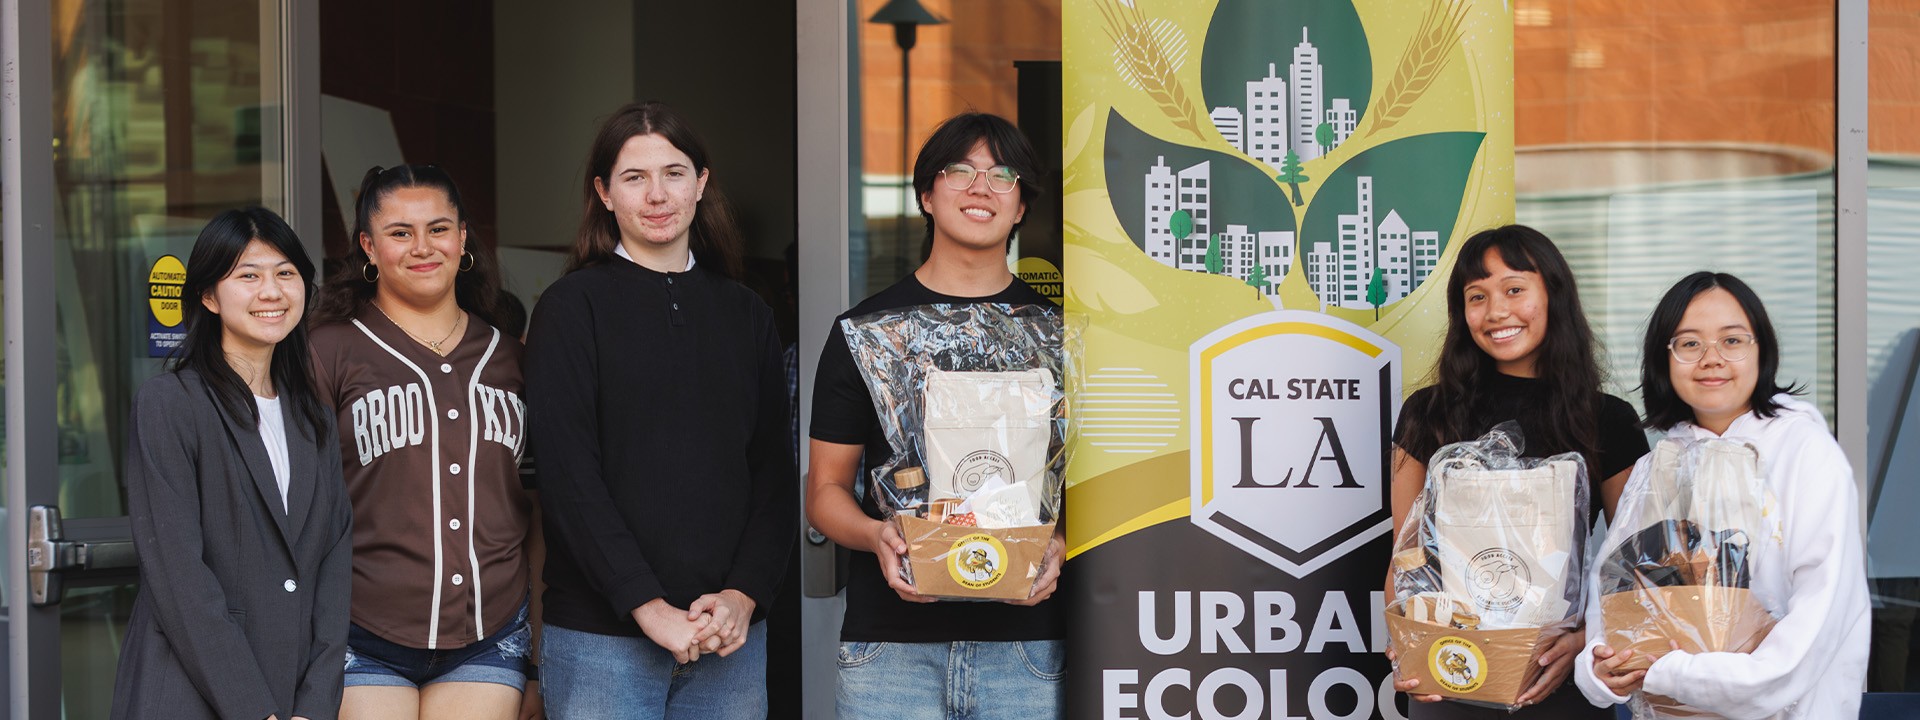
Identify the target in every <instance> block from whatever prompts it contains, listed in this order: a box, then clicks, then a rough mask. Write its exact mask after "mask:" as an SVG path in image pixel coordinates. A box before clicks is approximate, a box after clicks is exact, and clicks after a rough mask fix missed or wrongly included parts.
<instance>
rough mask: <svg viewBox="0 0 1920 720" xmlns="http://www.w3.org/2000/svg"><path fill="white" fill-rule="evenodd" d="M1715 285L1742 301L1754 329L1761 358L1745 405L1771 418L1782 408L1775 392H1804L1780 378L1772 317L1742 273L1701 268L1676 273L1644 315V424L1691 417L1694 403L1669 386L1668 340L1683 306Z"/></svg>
mask: <svg viewBox="0 0 1920 720" xmlns="http://www.w3.org/2000/svg"><path fill="white" fill-rule="evenodd" d="M1714 288H1719V289H1721V290H1725V291H1727V294H1729V295H1732V296H1733V299H1734V301H1735V302H1738V303H1740V309H1741V310H1743V311H1745V312H1746V313H1747V324H1748V326H1749V327H1751V328H1753V344H1754V346H1755V347H1754V349H1753V352H1754V359H1756V360H1758V361H1759V364H1760V373H1759V377H1758V378H1757V379H1756V381H1755V382H1754V384H1753V396H1752V397H1750V398H1748V399H1747V404H1748V405H1749V406H1750V407H1751V408H1752V409H1753V412H1754V414H1756V415H1759V416H1760V417H1763V418H1770V417H1773V416H1774V415H1776V414H1778V413H1779V412H1780V403H1777V402H1774V401H1773V398H1774V396H1775V395H1779V394H1781V393H1787V394H1789V395H1798V394H1800V393H1802V392H1804V391H1805V389H1804V388H1802V387H1801V386H1799V385H1792V386H1787V387H1782V386H1781V385H1780V383H1779V380H1778V374H1779V372H1780V342H1779V336H1778V335H1776V334H1774V332H1773V321H1772V320H1769V319H1768V318H1767V308H1766V306H1765V305H1762V304H1761V303H1760V296H1759V295H1757V294H1755V293H1754V292H1753V288H1750V287H1747V284H1746V283H1744V282H1741V281H1740V278H1737V277H1734V276H1732V275H1728V274H1726V273H1717V272H1708V271H1705V270H1702V271H1700V272H1697V273H1694V274H1692V275H1688V276H1686V277H1683V278H1680V282H1677V283H1674V284H1673V287H1671V288H1668V289H1667V294H1666V295H1663V296H1661V298H1660V304H1659V305H1655V306H1654V308H1653V315H1652V316H1651V317H1649V318H1647V338H1646V342H1645V343H1642V344H1641V347H1640V401H1641V403H1642V404H1643V405H1645V406H1646V408H1647V419H1646V422H1645V423H1643V425H1644V426H1645V427H1647V428H1650V429H1655V430H1665V429H1667V428H1671V427H1673V426H1675V425H1678V424H1680V423H1682V422H1693V421H1694V416H1693V407H1692V406H1689V405H1687V404H1686V402H1684V401H1682V400H1681V399H1680V395H1679V393H1677V392H1675V391H1674V389H1673V377H1672V376H1671V375H1669V374H1668V367H1669V366H1668V362H1667V352H1668V351H1667V341H1668V340H1672V339H1673V334H1674V332H1675V331H1677V330H1679V329H1680V321H1681V320H1682V319H1683V318H1685V317H1686V315H1687V306H1689V305H1692V304H1693V299H1694V298H1696V297H1699V296H1700V293H1704V292H1706V291H1708V290H1712V289H1714Z"/></svg>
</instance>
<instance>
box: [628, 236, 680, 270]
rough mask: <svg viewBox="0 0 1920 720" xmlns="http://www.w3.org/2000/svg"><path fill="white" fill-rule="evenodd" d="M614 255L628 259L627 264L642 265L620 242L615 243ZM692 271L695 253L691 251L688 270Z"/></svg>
mask: <svg viewBox="0 0 1920 720" xmlns="http://www.w3.org/2000/svg"><path fill="white" fill-rule="evenodd" d="M613 254H615V255H619V256H620V257H622V258H624V259H626V261H627V262H630V263H633V264H635V265H639V264H640V261H639V260H635V259H633V255H632V254H630V253H628V252H627V244H626V243H620V242H616V243H614V244H613ZM692 269H693V251H691V250H689V251H687V270H692ZM687 270H682V271H681V272H686V271H687Z"/></svg>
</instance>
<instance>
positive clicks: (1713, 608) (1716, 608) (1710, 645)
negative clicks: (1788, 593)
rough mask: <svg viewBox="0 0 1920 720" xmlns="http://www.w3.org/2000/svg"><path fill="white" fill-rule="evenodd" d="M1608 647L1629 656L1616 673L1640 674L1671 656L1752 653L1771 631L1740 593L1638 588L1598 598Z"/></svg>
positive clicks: (1755, 604) (1761, 611)
mask: <svg viewBox="0 0 1920 720" xmlns="http://www.w3.org/2000/svg"><path fill="white" fill-rule="evenodd" d="M1600 612H1601V614H1602V615H1603V616H1605V618H1606V623H1607V645H1608V646H1610V647H1612V648H1613V649H1614V651H1615V652H1619V651H1621V650H1632V651H1634V656H1633V657H1631V658H1628V659H1627V661H1626V662H1625V663H1624V664H1622V665H1621V666H1620V667H1621V669H1623V670H1640V669H1644V668H1649V667H1652V666H1653V661H1654V660H1657V659H1659V658H1660V656H1662V655H1665V654H1667V652H1669V651H1670V650H1672V646H1671V645H1670V644H1669V643H1668V641H1669V640H1671V641H1673V642H1677V643H1679V644H1680V649H1681V650H1685V651H1687V652H1692V653H1698V652H1742V653H1744V652H1753V649H1754V648H1756V647H1759V646H1760V641H1761V640H1765V639H1766V637H1767V633H1768V632H1770V631H1771V630H1773V624H1774V622H1775V621H1774V619H1773V616H1772V615H1769V614H1768V613H1767V610H1766V608H1765V607H1762V606H1761V605H1760V601H1758V600H1756V599H1754V597H1753V593H1752V592H1751V591H1749V590H1745V589H1741V588H1729V587H1716V586H1703V585H1674V586H1669V587H1655V588H1640V589H1637V590H1632V591H1629V592H1621V593H1613V594H1611V595H1604V596H1601V598H1600Z"/></svg>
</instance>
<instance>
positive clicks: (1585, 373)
mask: <svg viewBox="0 0 1920 720" xmlns="http://www.w3.org/2000/svg"><path fill="white" fill-rule="evenodd" d="M1489 252H1498V253H1500V261H1501V262H1503V263H1506V265H1507V267H1510V268H1513V269H1515V270H1519V271H1522V272H1535V273H1539V274H1540V279H1541V281H1542V282H1543V283H1544V284H1545V285H1546V288H1547V332H1546V337H1545V338H1544V339H1542V340H1541V342H1540V348H1539V350H1538V351H1537V352H1538V355H1537V356H1536V358H1535V362H1534V373H1535V375H1536V376H1538V377H1539V378H1540V379H1541V380H1542V381H1543V383H1542V386H1543V387H1544V388H1546V393H1547V396H1546V397H1544V398H1541V399H1540V401H1539V402H1526V403H1522V407H1523V408H1524V410H1522V412H1523V413H1525V416H1524V417H1520V418H1493V419H1494V420H1496V421H1498V420H1519V421H1520V424H1521V427H1523V428H1525V429H1526V431H1527V432H1528V433H1530V435H1529V437H1527V438H1526V444H1527V454H1528V455H1533V456H1543V455H1545V454H1551V453H1558V452H1567V451H1574V452H1579V453H1582V454H1585V455H1586V456H1587V457H1588V458H1589V460H1590V461H1591V459H1592V458H1593V457H1594V455H1595V454H1596V453H1597V452H1598V450H1599V445H1600V440H1599V420H1598V415H1599V412H1600V408H1601V398H1602V397H1604V396H1603V394H1602V393H1601V391H1600V384H1601V381H1602V379H1603V376H1602V373H1601V371H1600V364H1599V362H1598V361H1596V360H1595V359H1594V352H1595V350H1596V349H1597V347H1598V342H1596V341H1595V340H1594V337H1593V330H1592V328H1591V327H1590V326H1589V325H1588V324H1587V315H1586V313H1585V312H1584V311H1582V310H1581V309H1580V293H1579V290H1578V288H1576V287H1575V285H1574V280H1573V269H1572V268H1571V267H1569V266H1568V265H1567V260H1566V258H1564V257H1562V256H1561V255H1560V249H1559V248H1556V247H1554V245H1553V241H1552V240H1549V239H1547V236H1546V235H1543V234H1541V233H1540V231H1538V230H1535V229H1533V228H1530V227H1527V226H1525V225H1507V226H1505V227H1497V228H1493V229H1491V230H1483V231H1480V232H1478V233H1475V234H1474V235H1473V237H1470V238H1467V241H1466V243H1465V244H1463V245H1461V246H1460V251H1459V254H1458V255H1455V256H1454V259H1453V273H1452V275H1450V276H1448V278H1447V334H1446V338H1445V340H1444V341H1443V342H1442V343H1441V346H1440V360H1439V362H1437V363H1435V365H1434V368H1433V374H1432V376H1431V380H1432V382H1433V387H1432V391H1431V392H1428V393H1424V394H1423V395H1422V396H1420V397H1424V398H1425V402H1424V403H1423V405H1422V406H1420V407H1414V408H1409V410H1410V412H1408V413H1407V415H1406V417H1407V418H1408V420H1409V424H1410V425H1411V427H1408V428H1405V429H1403V430H1402V431H1401V432H1400V437H1401V441H1400V445H1401V448H1402V449H1404V450H1406V451H1407V453H1408V454H1410V455H1412V456H1413V457H1414V458H1415V459H1418V460H1419V461H1421V462H1426V461H1427V458H1428V457H1431V456H1432V455H1433V453H1434V452H1437V451H1438V450H1439V449H1440V446H1442V445H1446V444H1448V443H1453V442H1460V441H1463V440H1473V439H1476V438H1477V437H1479V435H1480V434H1481V432H1482V431H1483V430H1485V428H1482V427H1479V426H1478V423H1480V422H1483V421H1485V420H1486V418H1479V417H1476V413H1477V412H1478V410H1479V408H1480V407H1483V405H1482V403H1480V402H1476V401H1478V400H1480V398H1481V397H1482V396H1481V393H1482V392H1484V391H1483V389H1482V388H1483V386H1484V385H1485V383H1486V381H1487V379H1488V378H1490V377H1492V376H1493V375H1494V374H1495V373H1497V372H1498V370H1497V369H1496V367H1495V365H1494V363H1493V358H1491V357H1489V356H1488V355H1487V353H1486V351H1484V350H1481V349H1480V346H1479V345H1477V344H1475V343H1474V341H1473V330H1472V328H1469V327H1467V309H1466V287H1467V285H1468V284H1470V283H1473V282H1476V281H1479V280H1482V279H1485V278H1486V277H1488V276H1489V275H1491V274H1492V271H1490V270H1488V269H1487V262H1486V257H1487V253H1489Z"/></svg>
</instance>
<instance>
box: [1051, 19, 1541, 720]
mask: <svg viewBox="0 0 1920 720" xmlns="http://www.w3.org/2000/svg"><path fill="white" fill-rule="evenodd" d="M1064 12H1065V18H1064V22H1063V26H1064V27H1065V28H1067V30H1066V35H1065V38H1064V42H1063V49H1064V59H1063V63H1064V68H1063V76H1064V77H1063V84H1064V96H1065V100H1064V102H1065V106H1064V109H1063V110H1064V112H1063V115H1062V116H1063V118H1064V119H1065V120H1064V137H1065V140H1064V143H1063V144H1064V148H1063V153H1064V160H1065V166H1064V167H1065V177H1064V197H1063V198H1062V202H1063V206H1064V211H1063V212H1064V218H1065V231H1066V240H1065V249H1064V253H1063V255H1064V266H1065V267H1064V270H1065V274H1066V286H1065V296H1066V307H1067V309H1068V311H1069V312H1072V313H1078V314H1081V315H1084V316H1085V318H1086V322H1087V324H1086V327H1087V331H1086V345H1085V352H1086V356H1085V362H1084V363H1083V366H1084V370H1085V372H1084V373H1083V377H1081V378H1078V381H1077V383H1076V394H1075V404H1074V413H1075V417H1076V418H1077V419H1078V421H1079V422H1080V433H1079V439H1078V443H1079V444H1078V446H1077V447H1076V449H1075V450H1076V452H1075V455H1074V461H1073V465H1072V467H1071V468H1069V476H1068V489H1067V528H1068V547H1069V551H1068V552H1069V556H1068V557H1069V561H1068V563H1067V573H1068V575H1067V580H1066V582H1064V583H1063V587H1065V588H1066V589H1067V592H1068V593H1069V594H1070V597H1071V602H1073V603H1074V609H1073V613H1072V617H1073V623H1074V635H1073V641H1072V645H1071V648H1072V649H1071V653H1070V665H1071V667H1070V670H1069V672H1068V684H1069V690H1068V704H1069V708H1070V712H1071V714H1072V716H1073V717H1076V718H1196V719H1211V718H1242V719H1248V720H1251V719H1253V718H1275V719H1286V718H1372V717H1387V718H1397V717H1401V716H1402V712H1401V711H1400V710H1399V709H1397V705H1403V704H1404V703H1403V702H1402V701H1398V700H1396V698H1395V696H1394V695H1395V694H1394V692H1393V688H1392V682H1391V680H1390V678H1389V677H1388V669H1387V664H1386V662H1385V660H1384V659H1383V658H1382V657H1381V655H1380V653H1381V652H1382V651H1384V650H1385V645H1386V631H1385V627H1384V626H1383V625H1382V622H1381V588H1382V586H1383V585H1384V583H1385V578H1386V568H1387V555H1388V545H1389V541H1390V538H1389V537H1388V534H1389V531H1390V528H1391V524H1392V519H1391V517H1390V516H1389V510H1388V508H1389V502H1388V494H1387V493H1388V478H1389V475H1390V473H1391V467H1390V466H1389V460H1390V457H1391V456H1390V449H1391V433H1392V427H1393V422H1394V420H1395V416H1396V414H1397V413H1398V411H1399V407H1400V402H1401V399H1402V397H1404V393H1405V392H1407V391H1408V390H1410V389H1411V388H1413V387H1415V386H1417V384H1418V383H1419V382H1420V381H1421V380H1422V379H1423V378H1424V377H1425V375H1426V373H1427V372H1428V370H1429V369H1430V367H1431V365H1432V362H1433V358H1434V356H1435V355H1436V353H1437V352H1438V350H1439V347H1438V344H1439V336H1440V333H1441V331H1442V330H1443V328H1444V326H1445V323H1446V298H1445V286H1446V276H1447V273H1448V271H1449V270H1450V269H1451V267H1452V264H1453V249H1454V248H1455V246H1457V244H1458V243H1459V242H1461V241H1462V240H1463V239H1465V238H1466V237H1467V236H1468V235H1470V234H1472V233H1473V232H1474V231H1476V230H1479V229H1483V228H1487V227H1492V226H1495V225H1500V224H1505V223H1509V222H1512V221H1513V208H1514V199H1513V120H1512V118H1513V15H1512V9H1511V7H1510V5H1509V4H1507V3H1504V2H1495V1H1491V0H1473V1H1468V0H1392V1H1388V0H1288V1H1287V2H1277V1H1275V0H1218V1H1217V2H1207V1H1204V0H1202V1H1196V2H1187V1H1185V0H1065V7H1064Z"/></svg>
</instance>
